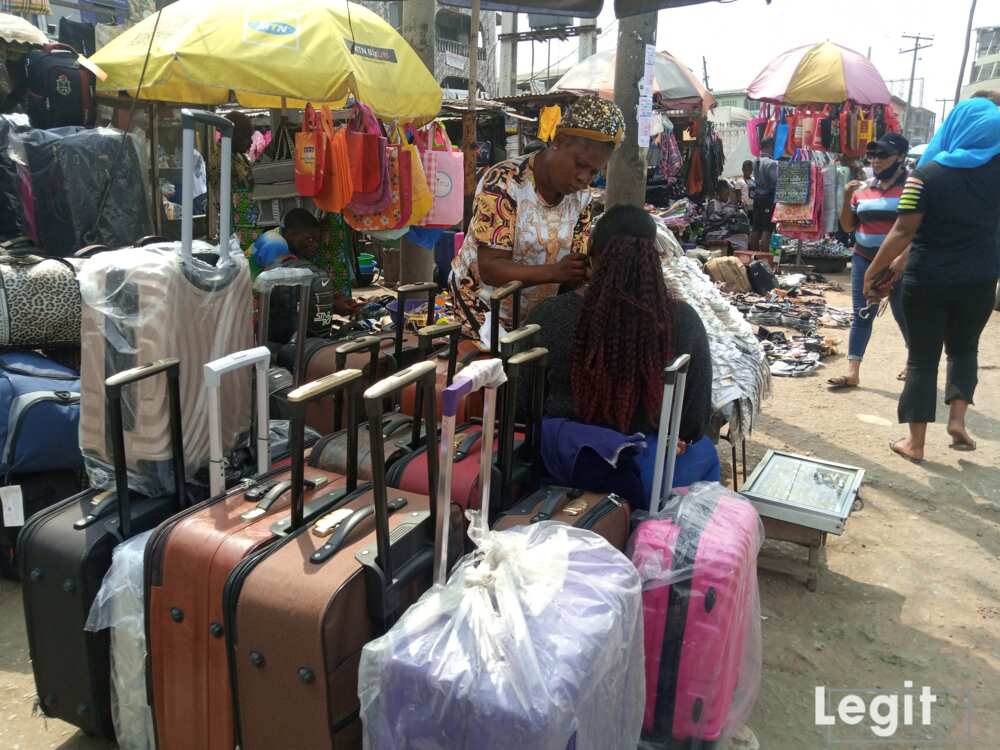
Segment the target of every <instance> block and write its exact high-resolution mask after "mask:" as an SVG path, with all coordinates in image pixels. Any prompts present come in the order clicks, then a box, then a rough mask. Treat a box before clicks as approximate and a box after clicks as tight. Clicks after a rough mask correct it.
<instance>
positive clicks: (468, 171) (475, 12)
mask: <svg viewBox="0 0 1000 750" xmlns="http://www.w3.org/2000/svg"><path fill="white" fill-rule="evenodd" d="M478 68H479V0H472V11H471V12H470V16H469V109H468V111H467V112H466V113H465V115H464V116H463V118H462V151H464V152H465V222H464V223H465V225H468V223H469V220H470V219H471V218H472V216H471V214H472V198H473V196H474V195H475V193H476V151H477V149H476V88H477V85H476V84H477V82H476V76H477V74H478V72H479V70H478Z"/></svg>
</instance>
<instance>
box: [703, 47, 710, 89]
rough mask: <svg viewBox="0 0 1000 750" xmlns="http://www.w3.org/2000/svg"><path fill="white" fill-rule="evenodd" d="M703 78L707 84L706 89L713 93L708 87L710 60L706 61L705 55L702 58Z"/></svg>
mask: <svg viewBox="0 0 1000 750" xmlns="http://www.w3.org/2000/svg"><path fill="white" fill-rule="evenodd" d="M701 76H702V81H704V83H705V88H706V89H708V90H709V91H711V90H712V87H711V86H709V85H708V60H707V59H705V56H704V55H702V56H701Z"/></svg>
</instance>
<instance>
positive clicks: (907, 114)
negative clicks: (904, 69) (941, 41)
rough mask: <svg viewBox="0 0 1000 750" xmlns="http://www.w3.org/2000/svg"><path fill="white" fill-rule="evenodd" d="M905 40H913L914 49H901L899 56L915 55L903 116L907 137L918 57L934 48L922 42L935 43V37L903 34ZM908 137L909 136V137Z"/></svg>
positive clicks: (904, 130)
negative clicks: (922, 51) (923, 51)
mask: <svg viewBox="0 0 1000 750" xmlns="http://www.w3.org/2000/svg"><path fill="white" fill-rule="evenodd" d="M903 39H912V40H913V49H901V50H900V51H899V54H901V55H908V54H910V53H911V52H912V53H913V65H912V67H911V68H910V88H909V92H908V93H907V95H906V112H905V113H904V114H903V134H904V135H907V128H908V127H909V125H910V107H911V106H912V103H913V80H914V79H915V78H916V77H917V57H918V55H919V54H920V51H921V50H925V49H928V48H929V47H932V46H933V45H931V44H923V45H922V44H921V42H923V41H927V42H930V41H933V40H934V37H933V36H921V35H920V34H903ZM907 137H909V136H908V135H907Z"/></svg>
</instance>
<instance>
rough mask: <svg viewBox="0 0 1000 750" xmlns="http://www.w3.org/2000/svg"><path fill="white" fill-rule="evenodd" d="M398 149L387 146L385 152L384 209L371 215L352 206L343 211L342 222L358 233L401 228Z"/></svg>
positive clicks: (401, 208) (401, 211)
mask: <svg viewBox="0 0 1000 750" xmlns="http://www.w3.org/2000/svg"><path fill="white" fill-rule="evenodd" d="M399 161H400V156H399V147H398V146H389V147H387V148H386V151H385V163H386V179H385V187H386V194H387V202H386V207H385V208H384V209H382V210H380V211H373V212H371V213H358V212H357V211H355V210H354V204H353V203H352V204H351V205H350V206H348V207H347V208H345V209H344V221H346V222H347V224H348V226H350V227H351V228H352V229H356V230H358V231H359V232H371V231H376V230H385V229H396V228H399V227H400V226H402V224H401V223H400V222H401V221H402V220H403V219H404V217H403V206H402V192H401V190H400V182H399V175H400V170H399Z"/></svg>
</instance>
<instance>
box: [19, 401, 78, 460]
mask: <svg viewBox="0 0 1000 750" xmlns="http://www.w3.org/2000/svg"><path fill="white" fill-rule="evenodd" d="M43 401H57V402H59V403H62V404H79V403H80V394H79V393H76V392H73V391H31V392H30V393H22V394H21V395H20V396H18V397H17V398H15V399H14V401H13V402H12V403H11V406H10V416H9V417H8V422H7V442H6V443H5V444H4V447H3V459H2V462H3V464H4V465H5V466H7V467H8V471H9V467H10V463H11V459H12V458H13V454H14V447H15V446H16V445H17V438H18V436H19V435H20V433H21V425H22V424H23V422H24V415H25V414H26V413H27V412H28V410H29V409H30V408H31V407H32V406H35V405H36V404H40V403H42V402H43Z"/></svg>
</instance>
